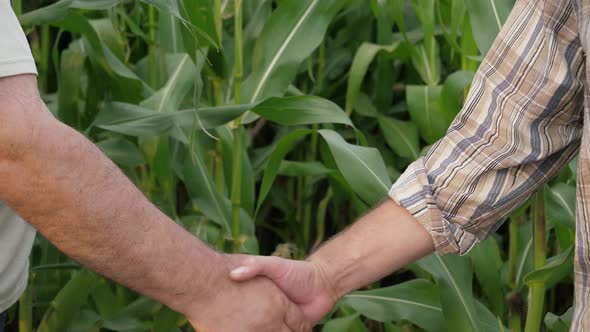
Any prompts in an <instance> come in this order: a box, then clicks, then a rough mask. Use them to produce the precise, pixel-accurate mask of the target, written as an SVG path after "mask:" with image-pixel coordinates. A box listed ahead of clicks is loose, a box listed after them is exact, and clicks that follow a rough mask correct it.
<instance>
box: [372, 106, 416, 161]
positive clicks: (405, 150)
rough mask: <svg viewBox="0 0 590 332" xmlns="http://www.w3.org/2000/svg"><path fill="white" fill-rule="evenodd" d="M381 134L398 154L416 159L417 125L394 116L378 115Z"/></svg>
mask: <svg viewBox="0 0 590 332" xmlns="http://www.w3.org/2000/svg"><path fill="white" fill-rule="evenodd" d="M377 119H378V122H379V127H380V128H381V134H382V135H383V136H384V137H385V141H386V142H387V145H389V147H390V148H391V149H392V150H393V151H394V152H395V153H397V154H398V155H400V156H402V157H405V158H410V159H412V160H414V159H417V158H418V156H419V154H420V148H419V146H420V137H419V134H418V127H416V125H415V124H414V123H412V122H410V121H401V120H397V119H394V118H389V117H385V116H379V117H378V118H377Z"/></svg>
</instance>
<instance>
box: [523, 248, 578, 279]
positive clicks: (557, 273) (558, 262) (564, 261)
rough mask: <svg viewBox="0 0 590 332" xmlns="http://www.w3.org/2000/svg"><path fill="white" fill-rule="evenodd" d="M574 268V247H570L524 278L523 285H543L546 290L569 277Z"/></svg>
mask: <svg viewBox="0 0 590 332" xmlns="http://www.w3.org/2000/svg"><path fill="white" fill-rule="evenodd" d="M573 268H574V247H573V246H571V247H569V248H568V249H567V250H565V251H564V252H563V253H561V254H559V255H557V256H554V257H551V258H549V259H548V260H547V264H545V265H544V266H543V267H541V268H539V269H537V270H535V271H532V272H530V273H528V274H527V275H525V276H524V283H525V284H527V285H531V284H532V283H541V282H542V283H544V284H545V288H546V289H550V288H552V287H554V286H555V284H557V283H558V282H559V281H561V280H563V278H565V277H567V276H568V275H570V273H571V271H572V270H573Z"/></svg>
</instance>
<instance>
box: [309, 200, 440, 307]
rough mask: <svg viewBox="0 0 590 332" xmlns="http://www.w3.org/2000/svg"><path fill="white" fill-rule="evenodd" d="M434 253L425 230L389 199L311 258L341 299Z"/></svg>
mask: <svg viewBox="0 0 590 332" xmlns="http://www.w3.org/2000/svg"><path fill="white" fill-rule="evenodd" d="M433 251H434V242H433V241H432V237H431V235H430V234H429V233H428V232H427V231H426V229H425V228H424V227H423V226H422V225H420V224H419V223H418V221H416V220H415V219H414V217H413V216H412V215H411V214H409V213H408V211H407V210H406V209H404V208H403V207H401V206H399V205H398V204H397V203H395V202H394V201H393V200H391V199H388V200H387V201H385V202H383V203H382V204H381V205H380V206H379V207H377V208H376V209H374V210H373V211H371V212H370V213H368V214H367V215H365V216H364V217H362V218H361V219H360V220H359V221H357V222H356V223H354V224H353V225H352V226H351V227H350V228H349V229H347V230H346V231H344V232H342V234H340V235H338V236H336V237H335V238H333V239H332V240H330V241H328V242H327V243H326V244H325V245H324V246H323V247H321V248H320V249H319V250H318V251H317V252H315V253H314V254H313V255H311V256H310V257H309V258H308V261H309V262H313V263H315V264H318V265H319V266H320V267H321V269H322V271H323V273H324V274H325V277H326V279H327V280H330V281H331V285H332V287H333V292H334V293H335V294H336V296H337V297H341V296H343V295H345V294H347V293H349V292H350V291H353V290H355V289H358V288H360V287H363V286H365V285H367V284H369V283H371V282H374V281H376V280H379V279H381V278H383V277H385V276H386V275H388V274H391V273H392V272H394V271H397V270H399V269H400V268H402V267H404V266H405V265H407V264H409V263H411V262H413V261H415V260H417V259H419V258H422V257H424V256H426V255H428V254H430V253H432V252H433Z"/></svg>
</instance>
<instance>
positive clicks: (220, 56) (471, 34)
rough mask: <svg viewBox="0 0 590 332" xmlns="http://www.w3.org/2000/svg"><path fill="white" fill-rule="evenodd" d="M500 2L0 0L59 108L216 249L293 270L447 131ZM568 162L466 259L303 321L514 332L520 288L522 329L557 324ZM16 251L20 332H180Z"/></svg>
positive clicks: (502, 9) (502, 14)
mask: <svg viewBox="0 0 590 332" xmlns="http://www.w3.org/2000/svg"><path fill="white" fill-rule="evenodd" d="M512 5H513V1H510V0H469V1H468V0H440V1H435V0H408V1H406V0H370V1H369V0H244V1H243V3H242V1H233V0H144V1H129V0H127V1H122V0H60V1H57V2H55V3H51V2H48V1H44V0H30V1H26V2H24V3H21V2H20V1H13V6H14V7H15V8H16V10H17V12H18V13H19V14H20V16H19V18H20V21H21V24H22V25H23V27H24V29H25V31H26V33H27V35H28V37H29V39H30V42H31V46H32V49H33V52H34V56H35V59H36V61H37V64H38V68H39V85H40V89H41V91H42V94H43V98H44V99H45V101H46V102H47V103H48V105H49V107H50V109H51V110H52V112H54V113H55V115H56V116H58V117H59V118H60V119H61V120H62V121H63V122H65V123H67V124H69V125H70V126H72V127H74V128H76V129H78V130H79V131H81V132H83V133H84V134H85V135H86V136H87V137H88V138H90V139H91V140H92V141H94V142H96V144H97V145H98V146H99V147H100V148H101V149H102V150H103V151H104V152H105V153H106V154H107V155H108V156H109V157H110V158H111V159H112V160H114V161H115V162H116V163H117V164H118V165H119V166H120V167H121V168H122V169H123V171H124V172H125V173H126V174H127V175H128V176H129V177H130V178H131V179H132V180H133V181H134V182H135V183H136V184H137V186H138V187H140V188H141V189H142V190H143V192H144V193H145V194H146V196H147V197H149V199H150V200H151V201H153V202H154V203H156V204H157V205H158V206H159V207H160V208H161V209H162V210H163V211H165V212H166V213H167V214H168V215H169V216H170V217H172V218H173V219H174V220H176V221H177V222H178V223H181V224H182V225H184V226H185V227H186V228H187V229H188V230H190V231H191V232H193V233H194V234H195V235H196V236H199V237H200V238H201V239H203V240H204V241H206V242H208V243H210V244H211V245H212V246H214V247H216V248H217V249H218V250H222V251H227V252H231V251H234V252H236V251H240V252H244V253H252V254H257V253H260V254H271V253H273V252H274V253H275V254H278V255H282V256H287V257H294V258H301V257H303V256H305V255H306V254H308V253H309V252H311V251H312V250H313V248H315V247H317V245H318V244H319V243H321V242H322V241H324V240H326V239H327V238H328V237H329V236H330V235H332V234H335V233H337V232H338V231H340V230H342V229H344V228H345V227H346V226H347V225H349V224H350V223H351V222H352V221H354V220H355V218H357V217H359V216H360V215H362V214H363V213H365V212H366V211H368V209H370V208H371V207H372V206H374V205H375V204H377V203H378V202H379V201H381V200H383V199H384V198H385V197H386V195H387V190H388V189H389V187H390V185H391V184H392V183H393V182H394V181H395V179H396V178H397V177H398V176H399V174H400V172H402V171H403V169H404V168H405V167H406V166H407V165H408V164H409V163H410V162H412V161H413V160H415V159H416V158H417V157H419V156H420V155H422V154H423V153H425V151H427V149H428V147H429V146H430V145H431V144H433V143H435V142H436V141H437V140H438V139H439V138H440V137H442V136H443V135H444V133H445V131H446V128H447V127H448V125H449V124H450V122H451V120H452V119H453V118H454V116H455V115H456V114H457V112H458V111H459V110H460V108H461V105H462V102H463V98H464V96H465V94H466V93H467V90H468V88H469V84H470V81H471V80H472V78H473V75H474V72H475V70H476V69H477V67H478V65H479V63H480V61H481V60H482V54H485V53H486V52H487V50H488V49H489V48H490V46H491V43H492V42H493V40H494V37H495V36H496V34H497V33H498V32H499V30H500V27H501V25H502V23H503V22H504V20H505V19H506V17H507V16H508V13H509V11H510V8H511V7H512ZM240 9H241V10H240ZM574 169H575V164H572V165H571V167H568V168H566V169H564V170H563V172H562V173H561V174H560V175H559V177H558V178H557V179H555V180H553V181H552V182H551V183H550V184H549V185H548V186H547V189H546V190H545V191H544V192H543V193H542V195H541V196H538V197H540V198H539V199H537V203H536V204H535V205H534V207H533V208H531V207H530V206H529V204H527V205H525V206H524V207H522V208H521V209H519V210H518V211H516V212H515V213H514V214H513V216H512V217H511V218H510V220H509V221H508V222H507V223H506V226H504V227H502V228H501V229H500V231H499V232H498V234H497V235H494V236H492V237H490V238H489V239H488V240H486V241H484V242H482V243H481V244H480V245H478V246H477V247H476V248H475V249H474V250H473V251H472V252H471V253H470V254H468V255H466V256H463V257H459V256H453V255H451V256H445V257H439V256H438V255H431V256H429V257H427V258H425V259H423V260H421V261H419V262H417V263H415V264H412V265H410V266H408V267H407V269H405V270H403V271H400V272H398V273H396V274H394V275H392V276H390V277H388V278H386V279H384V280H382V281H381V282H379V283H376V284H374V285H371V286H370V287H368V288H367V289H366V290H362V291H359V292H356V293H353V294H350V295H348V296H346V297H345V298H344V299H343V300H342V301H341V302H340V303H339V305H338V307H337V308H336V309H335V310H334V312H333V313H332V314H331V315H330V317H326V320H325V324H323V325H322V326H320V327H319V329H321V330H322V331H503V330H508V329H510V330H511V331H520V330H521V329H523V328H524V327H525V316H526V315H527V307H528V304H529V303H528V302H527V294H528V292H529V288H528V287H529V286H530V285H532V284H536V285H540V287H541V289H543V288H545V289H546V290H547V292H546V296H545V298H544V299H543V298H541V299H538V298H534V297H533V298H532V299H531V301H540V303H541V308H542V313H541V312H540V313H539V314H536V313H533V314H531V313H529V318H528V319H527V322H526V325H527V331H534V330H535V326H536V325H535V324H537V322H538V323H541V320H543V323H542V325H543V326H544V327H543V328H544V329H546V330H548V331H567V328H568V325H569V320H570V319H571V309H570V310H568V308H570V306H571V303H572V265H573V263H572V261H573V249H572V248H573V237H574V232H573V230H574V225H575V221H574V212H573V211H574V198H575V191H574V190H575V180H574V179H575V178H574V174H575V172H574ZM545 196H546V200H545V198H544V197H545ZM97 199H101V198H100V197H97ZM545 205H546V206H547V209H546V212H547V215H546V217H547V224H546V227H547V230H548V231H547V238H546V239H544V240H546V244H547V250H546V252H541V253H538V254H540V255H542V256H543V257H544V255H548V256H550V258H549V259H548V261H547V264H546V265H545V266H543V264H544V262H541V263H540V264H539V263H537V264H536V265H535V263H534V262H533V251H534V250H533V247H534V246H533V236H532V230H531V229H532V224H533V221H531V217H530V215H531V214H532V212H534V211H537V212H538V211H544V210H545V208H544V207H545ZM537 215H539V214H538V213H537ZM541 215H542V214H541ZM540 221H542V220H540V219H537V220H536V222H537V223H538V225H542V223H541V222H540ZM392 222H395V220H392ZM343 254H345V253H343ZM31 259H32V265H31V278H30V285H29V288H28V290H27V292H26V293H25V294H24V295H23V297H22V298H21V300H20V302H19V306H18V309H17V307H15V308H14V309H13V310H12V311H11V317H12V319H13V320H15V321H14V322H13V326H14V325H15V324H17V322H18V325H19V327H20V331H23V332H27V331H33V330H36V331H158V332H160V331H189V330H191V328H190V327H189V326H188V325H187V323H186V321H185V320H184V319H183V318H182V317H180V316H179V315H178V314H176V313H174V312H172V311H170V310H169V309H167V308H165V307H163V306H162V305H159V304H158V303H155V302H153V301H151V300H149V299H146V298H144V297H141V296H138V295H137V294H134V293H132V292H131V291H129V290H127V289H125V288H123V287H121V286H118V285H115V284H113V283H111V282H109V281H107V280H105V279H103V278H102V277H100V276H97V275H95V274H93V273H91V272H88V271H86V270H84V269H82V268H80V267H79V266H78V265H77V264H75V263H74V262H72V261H71V260H69V259H68V258H67V257H65V256H64V255H62V254H61V253H59V252H58V251H57V250H56V249H55V248H54V247H53V246H52V245H51V244H50V243H48V242H47V241H46V240H45V239H43V238H41V237H40V236H39V238H38V239H37V242H36V244H35V248H34V251H33V255H32V258H31ZM187 264H188V262H187ZM156 268H157V267H156ZM170 273H174V271H170ZM554 313H555V314H554ZM564 313H565V314H564ZM562 314H563V316H561V315H562Z"/></svg>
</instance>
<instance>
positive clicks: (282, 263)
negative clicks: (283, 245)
mask: <svg viewBox="0 0 590 332" xmlns="http://www.w3.org/2000/svg"><path fill="white" fill-rule="evenodd" d="M288 262H289V261H287V260H284V259H282V258H278V257H265V256H250V257H248V258H246V259H245V260H244V261H243V262H242V264H240V266H239V267H237V268H236V269H233V270H232V271H231V272H230V274H229V276H230V278H231V279H232V280H234V281H246V280H250V279H252V278H254V277H256V276H265V277H268V278H270V279H272V280H279V279H281V278H282V277H283V276H284V275H285V273H286V272H287V271H288V269H289V263H288Z"/></svg>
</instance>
